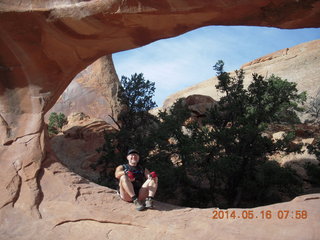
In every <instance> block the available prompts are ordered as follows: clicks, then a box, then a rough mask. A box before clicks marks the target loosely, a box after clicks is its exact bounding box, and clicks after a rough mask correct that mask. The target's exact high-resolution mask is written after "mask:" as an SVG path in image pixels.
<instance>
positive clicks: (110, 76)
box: [46, 55, 122, 123]
mask: <svg viewBox="0 0 320 240" xmlns="http://www.w3.org/2000/svg"><path fill="white" fill-rule="evenodd" d="M119 86H120V82H119V79H118V76H117V73H116V71H115V68H114V65H113V62H112V57H111V55H109V56H104V57H101V58H99V59H98V60H97V61H95V62H94V63H93V64H91V65H90V66H88V67H87V68H86V69H84V70H83V71H82V72H80V73H79V74H78V75H77V76H76V77H75V78H74V79H73V80H72V82H71V83H70V85H69V86H68V87H67V89H66V90H65V91H64V92H63V94H62V95H61V96H60V98H59V99H58V101H57V103H56V104H55V105H54V106H53V108H51V109H50V111H49V112H48V113H47V114H46V118H48V116H49V114H50V113H51V112H62V113H64V115H66V116H69V115H70V114H71V113H73V112H83V113H85V114H87V115H89V116H90V117H92V118H99V119H103V120H105V121H108V122H110V123H114V122H113V120H112V119H114V120H117V117H118V115H119V113H120V112H121V110H122V107H121V104H120V102H119V100H118V96H117V94H118V90H119Z"/></svg>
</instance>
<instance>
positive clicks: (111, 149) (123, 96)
mask: <svg viewBox="0 0 320 240" xmlns="http://www.w3.org/2000/svg"><path fill="white" fill-rule="evenodd" d="M121 86H122V87H121V90H120V93H119V98H120V101H121V102H122V104H124V105H126V106H127V109H126V110H125V111H123V112H122V114H121V116H119V122H120V123H119V124H118V126H119V131H116V132H114V133H108V134H105V143H104V145H103V146H102V148H101V149H98V151H99V152H101V151H102V153H103V155H102V157H101V159H100V161H99V162H98V164H102V165H103V166H104V169H103V170H102V172H101V177H100V183H101V184H105V185H108V186H109V187H114V186H115V181H114V173H113V172H112V171H111V172H107V171H106V169H110V168H111V169H112V168H115V167H116V166H117V165H119V164H121V163H124V161H125V153H126V152H127V151H128V149H129V148H135V149H137V150H139V152H140V155H141V159H142V160H141V161H142V162H143V161H144V159H145V158H146V157H147V156H148V155H149V152H150V151H151V150H152V149H153V148H154V146H155V142H154V140H152V135H153V132H154V131H155V129H156V128H157V123H158V120H157V118H156V117H155V116H153V115H151V114H149V113H148V111H149V110H151V109H152V108H154V107H156V106H157V105H156V103H155V102H154V101H153V100H152V97H153V96H154V91H155V83H154V82H151V81H149V80H146V79H145V78H144V77H143V74H142V73H140V74H137V73H135V74H133V75H131V78H128V77H125V76H122V78H121ZM93 167H96V166H93Z"/></svg>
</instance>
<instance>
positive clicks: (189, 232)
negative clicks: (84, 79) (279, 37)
mask: <svg viewBox="0 0 320 240" xmlns="http://www.w3.org/2000/svg"><path fill="white" fill-rule="evenodd" d="M319 6H320V4H319V1H317V0H309V1H291V0H284V1H281V2H280V3H274V2H273V1H266V0H256V1H250V2H248V1H246V0H241V1H229V2H226V1H220V0H219V1H218V0H217V1H205V2H203V1H196V0H190V1H175V0H167V1H158V0H141V1H138V0H130V1H117V0H109V1H102V0H97V1H71V0H70V1H66V0H61V1H34V0H29V1H20V2H19V4H18V2H16V1H11V0H4V1H1V3H0V12H1V13H0V53H1V58H0V78H1V83H0V104H1V105H0V131H1V136H0V143H1V144H2V145H1V147H0V162H1V169H0V176H1V178H2V181H1V183H0V191H1V193H2V196H1V199H0V209H1V211H0V219H2V220H6V221H2V222H3V224H2V225H1V228H0V230H1V233H2V234H7V235H8V236H13V237H16V238H17V237H19V238H20V239H23V237H21V236H23V235H22V234H23V233H24V238H25V239H31V238H33V239H36V238H39V239H43V238H45V237H44V236H47V237H48V238H49V239H50V238H53V237H54V238H57V236H56V235H59V234H62V235H61V237H62V238H63V237H64V238H68V239H70V237H69V236H67V237H66V235H64V234H65V233H66V232H68V230H69V232H70V227H71V225H72V224H71V225H69V227H68V228H67V229H64V228H61V226H66V225H68V224H67V223H82V222H83V223H84V225H86V224H87V225H88V224H89V225H90V227H93V228H94V227H97V229H100V230H101V229H103V227H104V226H108V227H110V225H116V226H118V227H117V228H116V229H118V230H119V231H121V230H123V228H122V227H121V226H127V227H126V230H127V231H129V232H130V231H131V232H132V233H134V232H138V233H139V235H140V234H141V235H140V236H139V238H141V237H144V236H146V238H149V239H150V236H151V234H154V232H155V233H156V236H154V238H156V237H157V234H161V233H162V234H164V233H166V234H167V235H168V236H169V239H170V238H192V236H203V237H204V236H205V235H204V234H203V232H202V231H203V229H206V231H207V233H206V234H209V235H210V236H211V237H213V236H218V235H215V234H216V232H217V231H224V234H223V235H220V238H226V237H227V236H232V234H233V233H232V232H233V231H234V229H236V228H234V227H233V228H229V227H228V222H226V221H224V224H222V225H221V226H220V227H218V226H216V225H215V227H214V228H211V229H210V227H211V225H210V224H211V222H208V220H207V219H206V220H204V222H203V223H200V224H199V223H198V225H197V224H196V222H195V220H190V218H191V216H193V215H194V214H195V213H196V214H198V215H199V216H202V217H203V218H210V216H211V213H210V211H209V212H205V211H197V210H192V209H181V210H174V211H171V212H168V213H167V214H165V216H163V217H161V214H160V213H154V215H153V214H151V213H142V215H139V214H138V213H133V214H132V215H131V216H129V217H128V216H127V214H126V213H127V211H128V210H129V209H130V207H129V206H127V205H124V204H120V203H119V202H118V201H117V200H116V199H115V196H114V195H112V194H109V193H108V189H105V188H102V187H98V186H96V185H93V184H91V183H87V182H85V181H84V180H83V179H81V178H80V177H78V176H74V175H73V174H72V173H70V172H68V170H67V169H65V168H64V167H63V166H62V165H61V164H60V163H59V161H58V160H57V159H56V158H55V156H53V155H52V154H51V152H50V149H49V146H47V145H46V139H45V134H46V131H45V129H44V123H43V116H44V114H45V113H46V112H47V111H48V110H49V109H50V108H51V106H53V104H54V103H55V101H56V100H57V99H58V97H59V96H60V95H61V93H62V92H63V90H64V89H65V88H66V86H67V85H68V84H69V83H70V81H71V80H72V78H73V77H74V76H75V75H76V74H77V73H78V72H80V70H82V69H84V68H85V67H86V66H87V65H89V64H90V63H92V62H93V61H94V60H95V59H97V58H99V57H101V56H103V55H106V54H111V53H113V52H117V51H122V50H126V49H131V48H135V47H138V46H142V45H145V44H147V43H150V42H152V41H155V40H158V39H161V38H167V37H173V36H176V35H179V34H182V33H184V32H186V31H189V30H192V29H195V28H198V27H201V26H206V25H255V26H274V27H281V28H303V27H319V25H320V24H319V21H318V19H319V14H320V9H319V8H320V7H319ZM64 180H65V181H64ZM60 191H62V192H63V194H59V192H60ZM307 198H308V197H306V198H302V199H301V198H300V200H302V201H300V200H299V199H298V200H297V201H295V203H294V204H292V205H291V207H290V206H287V205H288V204H287V205H285V206H287V207H289V208H291V209H292V208H294V207H297V206H299V207H300V206H304V207H305V208H306V209H310V211H311V209H316V210H317V211H318V212H317V213H319V210H318V209H317V208H315V206H317V205H316V203H317V204H318V203H319V200H316V199H315V200H314V199H311V200H312V201H304V200H305V199H307ZM309 198H310V197H309ZM316 198H319V196H318V195H317V197H316ZM300 203H301V204H300ZM306 203H308V204H306ZM162 206H164V205H162ZM115 207H116V208H115ZM86 208H87V209H86ZM163 208H164V209H165V210H169V209H170V208H169V207H168V206H167V207H163ZM59 209H63V211H62V212H61V210H59ZM101 209H104V210H105V211H107V212H108V214H109V215H108V216H105V215H104V214H102V213H101ZM92 213H94V217H92ZM111 213H113V214H114V215H113V216H111ZM175 213H177V214H178V215H179V214H181V215H183V216H184V217H180V218H179V217H177V216H176V215H175ZM30 214H31V215H32V216H36V217H37V218H42V220H36V219H33V218H29V217H28V215H30ZM137 216H144V219H143V220H138V221H136V219H135V217H137ZM153 217H156V219H157V221H156V223H157V224H159V225H160V226H162V227H163V226H166V224H167V223H168V222H167V221H168V220H167V218H168V217H169V218H170V217H171V218H172V219H174V220H176V221H177V222H176V223H175V224H176V225H172V226H171V227H172V229H174V231H172V230H170V229H169V228H165V229H163V228H162V229H161V228H158V229H155V228H154V227H152V225H150V224H146V222H145V221H153V220H152V219H153ZM17 219H19V221H21V222H19V223H18V224H17V226H18V227H16V228H15V229H14V227H13V226H12V224H10V220H11V221H17ZM123 219H126V221H124V220H123ZM310 219H311V220H310ZM310 219H309V220H308V221H306V222H305V223H308V224H309V225H308V227H309V229H310V231H312V232H313V233H314V234H316V233H315V232H316V231H318V230H317V229H318V228H317V227H318V225H315V227H314V226H313V225H312V224H314V221H315V220H316V218H315V217H314V218H310ZM31 222H32V225H34V226H35V228H33V229H29V226H30V223H31ZM318 222H319V221H318ZM258 223H259V221H258ZM281 223H282V222H279V224H277V226H276V227H275V228H274V231H275V232H276V233H277V234H278V235H277V237H278V238H279V239H284V238H289V237H291V236H297V235H292V233H288V232H281ZM91 224H93V225H92V226H91ZM99 224H105V225H103V226H102V227H99V226H97V225H99ZM189 224H190V225H192V227H190V228H188V226H189ZM260 224H262V223H261V222H260ZM76 225H77V227H79V226H80V227H83V226H84V225H81V224H80V225H78V224H76ZM283 225H286V224H285V223H283ZM183 226H184V227H183ZM235 226H238V227H241V226H246V227H248V228H249V230H248V232H241V231H240V233H242V236H254V234H255V227H254V225H253V226H252V227H249V225H248V224H246V223H244V222H238V223H237V224H236V225H235ZM260 226H261V225H260ZM267 226H268V227H271V226H270V224H269V225H267ZM131 228H132V230H130V229H131ZM146 228H147V229H146ZM35 229H40V230H39V231H40V235H39V236H36V235H35V234H36V233H35V231H36V230H35ZM133 229H139V230H133ZM181 229H182V230H181ZM208 229H210V230H208ZM293 229H294V230H295V231H296V232H297V233H299V229H300V231H301V232H302V229H303V228H301V226H300V227H297V226H293ZM71 232H72V235H71V236H72V238H75V237H76V231H74V230H72V231H71ZM293 232H294V231H293ZM25 233H27V234H25ZM99 233H100V232H99ZM109 233H110V232H109ZM144 233H146V235H144ZM19 234H20V235H19ZM55 234H56V235H55ZM196 234H198V235H196ZM228 234H229V235H228ZM206 236H208V235H206ZM48 238H47V239H48Z"/></svg>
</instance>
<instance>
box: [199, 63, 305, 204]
mask: <svg viewBox="0 0 320 240" xmlns="http://www.w3.org/2000/svg"><path fill="white" fill-rule="evenodd" d="M223 67H224V63H223V61H219V62H217V64H216V65H215V66H214V69H215V70H216V71H217V73H218V80H219V83H218V84H217V86H216V87H217V89H219V90H220V91H221V92H223V93H224V96H223V97H222V98H221V99H220V101H219V104H218V106H217V107H215V108H214V109H212V110H211V111H210V114H209V117H208V118H207V121H206V124H209V125H212V126H213V129H214V130H213V131H211V132H210V133H209V135H210V138H211V139H212V140H213V141H214V144H213V145H212V146H211V149H210V150H209V152H208V153H209V154H208V156H209V158H205V159H203V162H202V163H201V165H202V166H204V168H203V169H204V173H205V174H206V175H207V177H208V179H209V181H210V183H211V185H212V186H211V190H213V189H214V190H215V191H217V192H219V191H220V192H221V191H222V192H223V194H224V196H225V197H226V198H227V199H228V201H229V202H228V205H229V206H234V207H236V206H239V204H240V203H241V201H242V200H243V199H244V200H248V196H250V195H252V194H249V193H252V192H251V191H250V188H248V186H249V185H250V186H251V188H252V185H255V186H256V187H257V186H258V185H259V184H260V181H259V180H261V179H263V178H258V175H259V174H258V175H257V172H259V171H260V173H261V168H262V166H266V165H265V164H266V163H267V162H268V159H267V156H268V155H271V154H273V153H275V152H277V151H285V150H286V151H289V147H288V146H289V142H290V140H291V139H290V135H288V136H287V137H286V138H284V139H283V140H279V141H277V142H275V143H274V142H273V141H272V140H271V139H269V138H267V137H265V136H263V134H262V133H263V131H264V130H265V129H266V127H267V124H268V123H272V122H286V123H288V122H290V121H291V119H292V118H293V116H296V114H295V111H302V109H301V108H299V103H300V104H302V103H303V102H304V101H305V93H301V94H298V93H297V89H296V84H294V83H290V82H288V81H286V80H282V79H280V78H278V77H275V76H271V77H270V78H268V79H264V78H263V77H262V76H259V75H257V74H253V80H252V82H251V84H250V85H249V87H248V88H247V89H245V88H244V85H243V80H244V72H243V70H239V71H236V74H235V76H234V77H231V76H230V74H229V73H226V72H224V70H223ZM205 166H207V167H205ZM258 169H260V170H258ZM279 174H284V175H285V174H286V173H285V172H283V171H278V175H279ZM260 175H261V174H260ZM274 178H280V177H279V176H276V175H274ZM217 179H219V180H217ZM221 180H222V181H221ZM279 184H281V183H279ZM283 184H284V183H283ZM297 185H299V183H298V180H297ZM297 189H299V188H298V187H297ZM278 190H279V191H280V188H278ZM281 190H286V188H285V187H283V188H282V189H281ZM297 191H298V190H297ZM297 191H295V190H294V191H292V192H290V193H288V194H291V193H292V194H296V193H297ZM265 192H266V194H267V189H266V191H265ZM266 194H265V196H266ZM256 197H257V196H256ZM260 199H261V198H260ZM251 200H252V197H251Z"/></svg>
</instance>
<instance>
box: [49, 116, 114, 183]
mask: <svg viewBox="0 0 320 240" xmlns="http://www.w3.org/2000/svg"><path fill="white" fill-rule="evenodd" d="M113 131H115V129H114V128H113V127H112V126H111V125H110V124H108V123H106V122H105V121H102V120H100V119H95V118H90V117H89V116H87V115H85V114H83V113H73V114H71V115H69V116H68V124H67V125H65V126H63V128H62V132H61V133H59V134H58V135H56V136H53V137H52V138H51V139H50V145H51V148H52V151H53V152H54V153H55V155H56V156H57V158H58V159H59V160H60V161H61V162H62V163H63V164H64V165H65V166H66V167H68V169H69V170H71V171H73V172H74V173H77V174H79V175H81V176H82V177H85V178H87V179H90V180H92V181H95V182H96V181H97V180H98V178H99V177H100V175H99V172H100V171H101V170H102V169H99V168H97V167H95V165H98V164H97V162H98V160H99V158H100V154H99V153H98V152H97V149H98V148H101V147H102V145H103V144H104V133H105V132H106V133H110V132H113Z"/></svg>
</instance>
